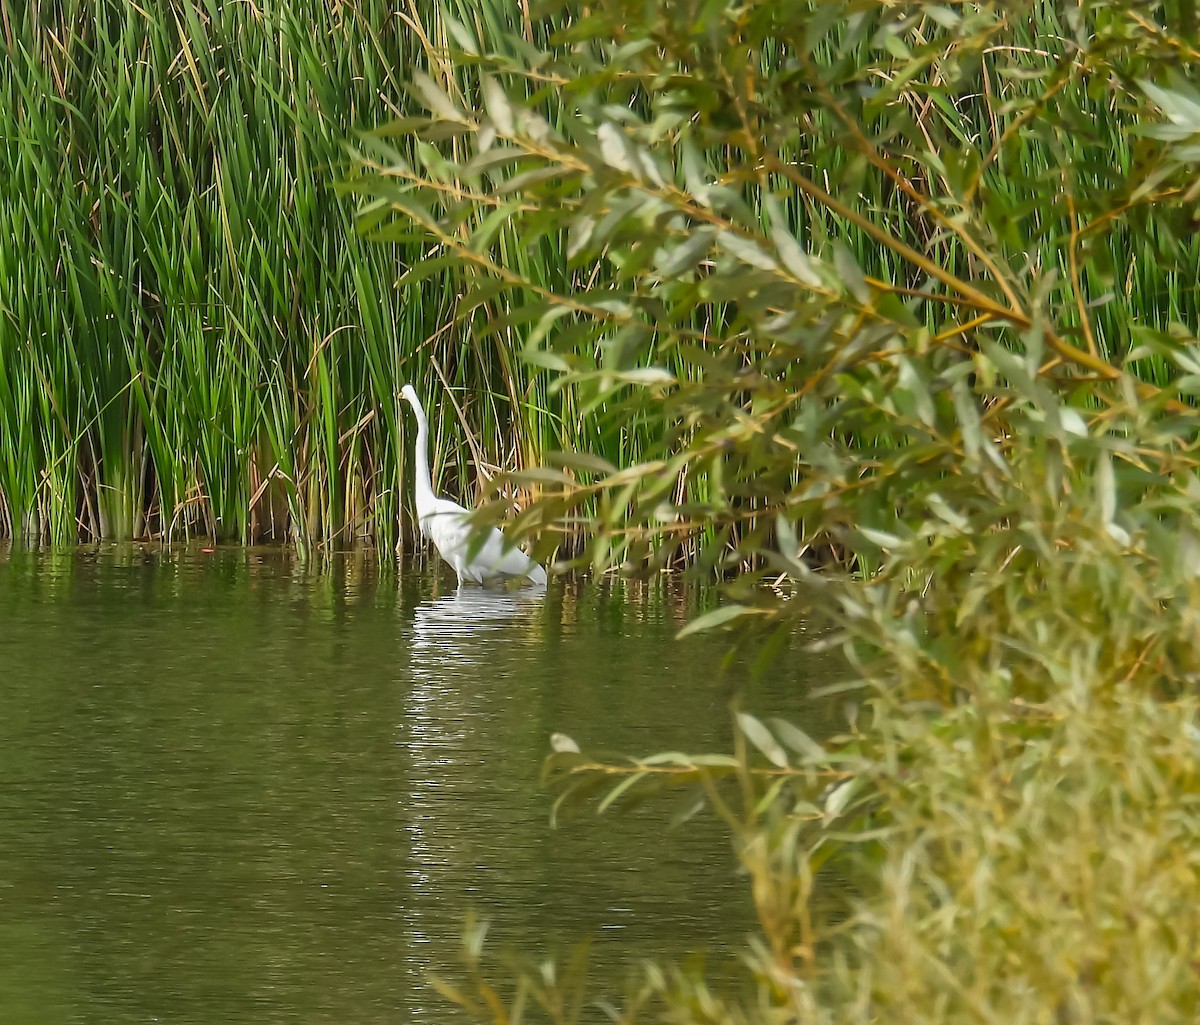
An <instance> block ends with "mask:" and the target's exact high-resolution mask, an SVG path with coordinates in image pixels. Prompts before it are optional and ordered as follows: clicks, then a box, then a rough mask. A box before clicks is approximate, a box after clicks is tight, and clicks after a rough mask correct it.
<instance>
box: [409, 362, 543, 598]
mask: <svg viewBox="0 0 1200 1025" xmlns="http://www.w3.org/2000/svg"><path fill="white" fill-rule="evenodd" d="M400 394H401V396H403V397H404V399H405V400H406V401H407V402H408V404H409V405H410V406H412V408H413V412H414V413H415V414H416V417H417V444H416V462H417V473H416V478H417V480H416V487H417V522H418V523H419V524H420V525H421V533H422V534H424V535H425V537H427V538H429V540H430V541H432V542H433V546H434V547H435V548H436V549H437V550H438V554H439V555H441V557H442V558H443V559H445V560H446V562H448V563H449V564H450V565H451V566H453V567H454V572H455V573H457V574H458V581H459V583H460V584H461V583H462V582H463V581H470V582H471V583H473V584H486V583H490V582H492V581H497V580H507V579H514V578H519V577H528V578H529V579H530V580H531V581H533V583H535V584H545V583H546V571H545V570H544V569H542V567H541V566H539V565H538V564H537V563H536V562H534V561H533V560H532V559H531V558H530V557H529V556H528V555H526V554H525V553H524V552H523V551H521V550H520V549H519V548H514V547H513V546H512V545H510V544H509V543H508V542H507V541H505V540H504V535H503V534H501V533H500V531H499V530H497V529H496V528H495V527H490V528H488V529H487V531H486V533H485V534H484V538H483V541H482V543H479V541H478V540H476V541H475V543H474V544H472V536H471V535H472V530H471V521H470V516H471V510H469V509H465V508H463V506H461V505H459V504H458V503H457V502H451V501H450V500H449V499H446V498H438V497H437V496H436V495H435V494H434V493H433V478H432V477H431V476H430V473H429V421H428V420H426V419H425V410H424V408H422V406H421V400H420V399H418V398H417V393H416V392H415V391H413V387H412V385H411V384H406V385H405V386H404V387H403V388H401V389H400ZM473 549H474V550H473Z"/></svg>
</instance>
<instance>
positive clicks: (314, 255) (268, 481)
mask: <svg viewBox="0 0 1200 1025" xmlns="http://www.w3.org/2000/svg"><path fill="white" fill-rule="evenodd" d="M6 6H7V5H6ZM425 6H426V7H432V6H433V5H432V4H426V5H425ZM414 13H418V12H416V11H415V10H414ZM0 40H2V44H3V50H4V57H5V61H6V64H7V66H8V69H9V70H8V72H7V73H6V75H5V76H4V77H3V81H0V108H2V110H0V139H2V140H3V146H2V147H0V180H2V181H3V182H4V183H5V188H4V189H3V191H2V192H0V237H3V238H4V239H5V240H7V241H6V242H5V244H4V245H3V246H0V304H2V309H0V312H2V316H0V534H15V535H24V536H26V537H30V538H45V539H53V540H55V541H59V542H64V541H74V540H75V539H76V538H77V537H85V538H89V537H90V538H105V539H121V538H130V537H152V538H153V537H157V538H178V537H184V536H187V535H190V534H197V533H199V534H205V535H209V536H213V537H217V538H221V539H236V540H246V541H248V540H257V539H260V538H276V539H280V538H284V537H287V538H290V539H293V540H295V541H297V542H301V543H305V544H322V545H338V544H343V543H349V542H351V541H353V540H355V539H361V538H371V539H373V540H374V541H377V542H378V543H380V544H381V545H391V544H393V543H395V541H396V540H397V534H398V529H399V522H400V516H399V511H400V505H401V502H400V494H401V489H400V485H401V483H402V481H401V477H400V473H401V472H402V467H403V462H404V460H403V456H402V455H401V453H400V451H399V446H400V443H401V440H402V438H403V431H402V429H400V427H399V425H398V421H397V413H396V405H395V398H394V396H395V392H396V388H397V386H398V383H399V382H400V381H401V380H406V379H407V380H412V381H413V382H414V384H415V385H416V386H417V387H418V388H419V389H421V390H422V391H423V392H424V393H425V394H426V395H429V396H432V395H434V394H436V393H442V391H443V389H444V388H445V387H446V385H447V384H448V385H449V386H450V387H451V388H453V389H456V395H455V398H456V403H455V404H442V403H435V404H434V406H435V410H436V413H435V419H436V422H437V434H438V437H439V441H440V442H441V443H442V444H441V451H442V453H443V454H446V453H448V454H449V455H450V457H451V458H450V459H448V460H447V459H446V458H445V455H443V459H442V460H441V462H443V463H447V464H448V465H443V467H442V473H443V478H444V479H447V481H448V486H449V487H450V488H451V489H453V490H466V489H468V488H469V487H470V485H471V482H470V479H469V477H468V470H467V468H468V466H470V465H472V463H473V462H475V461H474V460H471V459H470V458H469V457H468V456H467V455H466V454H465V453H464V454H463V455H462V456H461V457H460V455H459V450H458V447H457V445H450V444H446V443H445V442H446V439H447V437H448V436H449V435H451V434H453V436H454V437H460V436H461V433H460V430H461V428H460V427H459V426H458V425H457V424H456V420H457V415H456V409H461V410H462V411H463V416H464V417H465V418H466V424H465V427H466V429H467V430H468V431H469V432H470V433H471V434H472V435H474V436H476V437H479V438H482V439H487V440H486V442H484V443H483V445H482V447H481V448H480V455H481V457H482V458H481V459H479V460H478V465H480V466H482V465H486V464H489V463H490V464H496V465H500V464H504V465H508V464H509V463H510V461H511V460H512V459H513V458H514V456H515V457H517V458H520V456H521V455H522V454H524V453H522V452H513V451H510V450H509V447H508V446H507V445H502V444H499V443H498V442H499V439H501V438H504V437H505V436H506V435H507V434H508V431H507V430H506V429H505V426H504V425H505V424H507V422H508V420H509V419H510V411H509V408H508V407H509V404H510V403H511V402H512V401H513V398H514V395H515V396H516V397H517V398H518V399H520V398H522V393H521V392H517V391H514V388H513V385H514V382H513V381H512V380H511V375H508V374H506V373H505V366H504V363H503V361H502V360H500V359H497V358H496V357H495V355H494V354H493V353H490V352H486V351H482V350H480V349H478V348H477V347H472V346H471V345H470V343H469V342H466V343H464V341H463V339H462V336H461V334H460V333H459V332H457V331H455V330H453V329H449V330H439V329H440V327H441V326H442V325H444V324H447V323H448V322H449V319H450V315H451V312H452V309H453V303H454V296H453V293H452V292H451V290H450V288H449V287H448V282H446V281H444V280H437V279H434V280H429V281H426V282H425V283H424V284H422V285H421V286H419V287H412V288H407V289H405V290H404V291H403V292H401V291H398V290H397V289H396V288H395V287H394V283H395V281H396V279H397V277H398V276H399V274H400V273H401V271H402V270H403V268H404V267H405V266H410V265H412V264H414V263H418V262H419V261H420V259H421V257H422V255H423V254H422V253H421V252H420V250H418V249H416V248H414V247H412V246H408V247H406V246H403V245H397V246H379V245H372V244H367V243H365V242H364V241H363V240H361V239H360V238H359V237H358V236H357V235H356V233H355V232H354V230H353V227H352V222H351V210H350V209H349V207H348V205H347V204H346V203H345V202H344V201H342V200H341V199H339V197H338V196H336V195H335V193H334V191H333V189H332V187H331V186H332V184H333V183H334V182H335V181H336V180H337V179H338V178H339V177H341V176H342V175H343V174H344V173H345V167H346V164H347V161H346V156H345V150H344V144H345V141H346V139H347V138H348V137H349V136H350V135H351V133H352V131H353V130H354V129H355V128H357V127H371V126H373V125H375V124H378V123H380V122H383V121H386V120H388V119H390V118H392V117H394V116H395V115H396V113H397V107H396V106H395V103H396V102H397V101H399V100H400V98H401V96H402V91H401V88H400V86H399V84H398V82H397V80H396V79H395V77H394V76H395V75H397V74H400V73H403V72H404V71H405V69H406V68H407V67H408V66H409V65H410V64H411V63H412V61H413V60H414V56H415V55H416V54H417V53H419V52H422V51H423V48H424V44H423V43H422V42H421V40H420V38H419V37H418V35H417V33H415V32H414V30H413V22H412V18H411V17H409V18H408V20H406V19H405V18H404V17H403V16H402V17H397V16H396V15H395V14H394V13H393V11H392V7H391V5H388V4H385V3H382V2H374V0H361V2H356V3H352V4H337V5H324V4H321V5H315V6H314V5H309V4H305V5H296V4H286V3H285V4H277V5H267V6H265V7H256V6H255V5H251V4H226V3H219V2H216V0H185V2H183V3H180V4H174V5H151V6H149V7H146V8H144V9H143V8H139V7H134V6H130V5H127V4H124V3H117V2H104V0H67V2H66V3H62V4H52V5H51V4H46V5H39V4H38V3H36V2H34V3H31V4H29V5H18V6H17V8H16V10H13V9H11V8H10V9H9V10H8V11H6V14H5V17H4V18H3V19H0ZM18 240H19V241H18ZM443 378H444V379H445V382H446V384H443V382H442V379H443Z"/></svg>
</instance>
